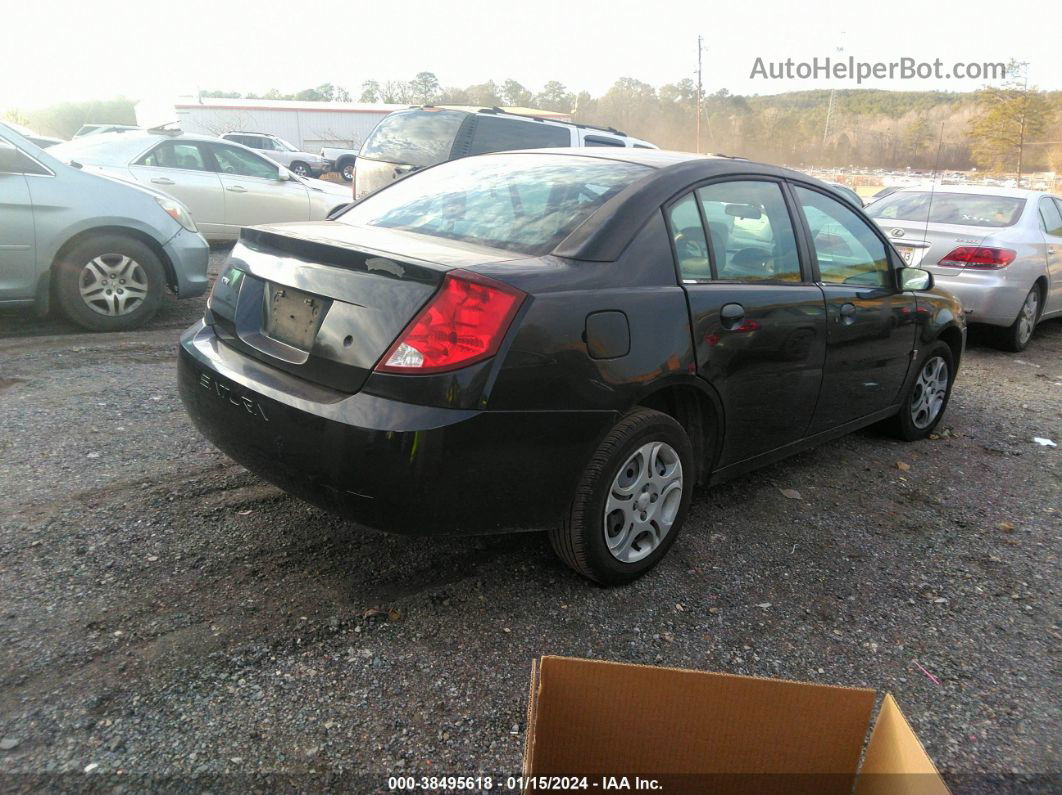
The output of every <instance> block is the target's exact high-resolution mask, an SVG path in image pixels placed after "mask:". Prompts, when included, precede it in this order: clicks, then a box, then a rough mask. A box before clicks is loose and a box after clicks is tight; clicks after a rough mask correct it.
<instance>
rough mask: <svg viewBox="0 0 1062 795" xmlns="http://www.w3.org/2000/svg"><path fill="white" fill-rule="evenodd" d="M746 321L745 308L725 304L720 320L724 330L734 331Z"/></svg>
mask: <svg viewBox="0 0 1062 795" xmlns="http://www.w3.org/2000/svg"><path fill="white" fill-rule="evenodd" d="M744 319H745V307H743V306H742V305H741V304H723V307H722V309H720V310H719V320H721V321H722V323H723V328H726V329H733V328H734V327H736V326H738V325H740V324H741V321H742V320H744Z"/></svg>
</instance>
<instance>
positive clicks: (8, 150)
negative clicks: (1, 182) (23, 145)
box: [0, 138, 21, 174]
mask: <svg viewBox="0 0 1062 795" xmlns="http://www.w3.org/2000/svg"><path fill="white" fill-rule="evenodd" d="M18 165H19V156H18V149H17V148H16V147H15V145H14V144H13V143H11V142H10V141H8V140H6V139H4V138H0V171H6V172H7V173H9V174H10V173H17V172H19V171H20V170H21V169H19V167H18Z"/></svg>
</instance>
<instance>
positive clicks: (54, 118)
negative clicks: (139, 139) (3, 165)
mask: <svg viewBox="0 0 1062 795" xmlns="http://www.w3.org/2000/svg"><path fill="white" fill-rule="evenodd" d="M23 115H24V117H25V118H26V120H27V121H26V126H27V127H30V128H32V129H33V130H36V131H37V132H39V133H41V134H42V135H57V136H59V137H61V138H70V137H71V136H73V134H74V133H76V132H77V131H78V129H80V127H81V125H82V124H136V112H135V111H134V109H133V103H132V101H131V100H128V99H125V98H124V97H119V98H118V99H110V100H92V101H89V102H62V103H60V104H58V105H50V106H48V107H46V108H41V109H39V110H32V111H23Z"/></svg>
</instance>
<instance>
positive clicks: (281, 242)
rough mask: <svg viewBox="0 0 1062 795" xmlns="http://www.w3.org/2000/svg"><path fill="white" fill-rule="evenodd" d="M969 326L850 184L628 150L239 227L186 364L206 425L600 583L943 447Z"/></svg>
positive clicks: (421, 523)
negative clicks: (748, 502) (769, 479)
mask: <svg viewBox="0 0 1062 795" xmlns="http://www.w3.org/2000/svg"><path fill="white" fill-rule="evenodd" d="M965 334H966V332H965V325H964V322H963V315H962V309H961V307H960V306H959V304H958V303H957V302H956V300H955V299H954V298H952V297H951V296H950V295H948V294H946V293H942V292H940V291H937V290H934V289H933V278H932V276H931V275H930V274H929V273H927V272H926V271H923V270H918V269H915V268H905V267H903V262H902V261H901V259H900V258H899V256H898V255H897V254H896V252H895V251H894V250H893V248H892V246H891V245H890V244H889V242H888V240H887V239H886V238H885V237H884V236H883V235H882V233H881V231H880V230H879V229H878V228H877V227H876V226H875V225H874V224H873V223H872V222H870V221H869V220H868V219H867V218H866V217H865V216H864V215H863V214H862V212H861V211H860V210H859V209H857V208H856V207H854V206H852V205H851V204H850V203H849V202H847V201H845V200H844V199H842V198H841V197H839V196H838V195H837V194H836V193H835V192H834V191H833V190H832V189H831V188H830V187H828V186H827V185H825V184H823V183H821V182H818V181H816V180H814V179H811V178H810V177H807V176H805V175H803V174H799V173H797V172H793V171H788V170H785V169H781V168H775V167H772V166H767V165H760V164H757V163H751V162H748V161H745V160H736V159H730V158H724V157H702V156H697V155H689V154H683V153H676V152H660V151H647V150H636V149H633V148H628V149H624V150H620V149H618V148H616V149H609V150H605V149H596V150H588V149H579V150H573V149H568V150H549V151H537V152H517V153H506V154H493V155H483V156H479V157H469V158H464V159H460V160H455V161H451V162H447V163H443V164H441V165H438V166H435V167H433V168H430V169H426V170H424V171H423V172H422V173H419V174H416V175H414V176H412V177H410V178H409V179H405V180H401V181H399V182H395V183H393V184H392V185H391V186H390V187H388V188H386V189H384V190H381V191H379V192H377V193H375V194H373V195H372V196H370V197H369V198H367V199H365V200H364V201H362V202H360V203H358V204H356V205H354V206H353V207H352V208H351V209H350V210H348V211H347V212H345V213H344V214H343V215H342V216H340V217H339V218H338V219H337V220H334V221H323V222H316V223H296V224H279V225H274V226H264V227H257V228H252V229H245V230H244V231H243V235H242V237H241V240H240V242H239V244H237V246H236V248H235V249H234V250H233V252H232V255H231V258H230V260H229V262H228V264H227V267H226V268H225V270H224V271H223V273H222V275H221V277H220V278H219V279H218V280H217V282H216V284H215V287H214V291H213V294H212V295H211V297H210V300H209V302H208V306H207V311H206V315H205V317H204V318H203V320H202V321H201V322H200V323H197V324H196V325H195V326H193V327H192V328H190V329H189V330H188V331H187V332H186V333H185V334H184V336H183V337H182V339H181V345H180V362H179V381H180V392H181V396H182V398H183V400H184V403H185V406H186V407H187V409H188V411H189V413H190V414H191V416H192V418H193V419H194V421H195V423H196V425H197V426H198V427H199V429H200V430H201V431H202V432H203V433H204V434H205V435H206V436H207V437H208V438H209V439H210V440H212V441H213V442H214V443H215V444H216V445H217V446H218V447H220V448H221V449H222V450H223V451H225V452H226V453H228V454H229V455H231V456H232V457H233V458H235V459H236V460H237V461H239V462H241V463H242V464H244V465H245V466H247V467H248V468H249V469H251V470H253V471H254V472H257V473H259V474H261V475H262V476H263V477H265V478H267V479H268V480H271V481H272V482H274V483H276V484H278V485H280V486H281V487H282V488H284V489H286V490H288V491H290V492H291V493H293V494H296V495H298V496H301V497H303V498H305V499H307V500H309V501H311V502H314V503H316V504H317V505H320V506H322V507H325V508H327V509H329V510H332V511H336V512H338V513H341V514H343V515H345V516H348V517H351V518H353V519H355V520H357V521H360V522H363V523H365V524H367V525H370V526H373V527H377V528H381V529H384V530H390V531H395V532H402V533H410V534H428V533H482V532H499V531H511V530H533V529H548V530H549V531H550V538H551V541H552V544H553V547H554V549H555V550H556V551H557V553H558V554H559V555H560V557H561V558H562V559H563V560H564V561H565V562H567V563H568V564H569V565H570V566H572V567H573V568H574V569H575V570H577V571H579V572H580V573H582V574H584V575H585V576H587V577H590V578H592V579H594V580H596V581H598V582H601V583H610V584H614V583H624V582H629V581H630V580H632V579H634V578H636V577H638V576H640V575H641V574H643V573H644V572H646V571H647V570H648V569H650V568H651V567H652V566H654V565H655V564H656V563H657V562H659V561H660V559H661V558H662V557H663V556H664V555H665V554H666V552H667V550H668V548H669V547H670V546H671V545H672V544H673V543H674V542H675V539H676V537H677V536H678V533H679V530H680V528H681V526H682V523H683V520H684V518H685V515H686V511H687V508H688V505H689V501H690V495H691V493H692V491H693V488H694V486H695V485H697V484H704V485H711V484H714V483H717V482H720V481H722V480H724V479H726V478H729V477H733V476H735V475H738V474H741V473H743V472H747V471H749V470H751V469H753V468H755V467H758V466H761V465H763V464H765V463H768V462H771V461H774V460H777V459H779V458H782V457H784V456H786V455H789V454H791V453H794V452H797V451H798V450H801V449H804V448H805V447H807V446H809V445H812V444H816V443H819V442H822V441H825V440H828V439H831V438H834V437H836V436H839V435H841V434H845V433H848V432H850V431H852V430H855V429H857V428H861V427H864V426H867V425H870V424H872V423H885V424H887V425H888V426H890V427H891V428H892V430H893V431H894V432H895V433H896V434H897V435H899V436H900V437H901V438H903V439H907V440H916V439H921V438H923V437H925V436H927V435H928V434H929V433H930V432H931V431H932V429H933V428H934V427H935V425H936V424H937V423H938V422H939V421H940V418H941V416H942V415H943V413H944V410H945V407H946V405H947V402H948V397H949V394H950V391H951V386H952V383H953V381H954V378H955V374H956V371H957V368H958V366H959V360H960V358H961V356H962V353H963V349H964V344H965Z"/></svg>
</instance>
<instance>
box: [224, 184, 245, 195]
mask: <svg viewBox="0 0 1062 795" xmlns="http://www.w3.org/2000/svg"><path fill="white" fill-rule="evenodd" d="M225 190H231V191H232V192H233V193H246V192H247V188H245V187H243V185H226V186H225Z"/></svg>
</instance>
